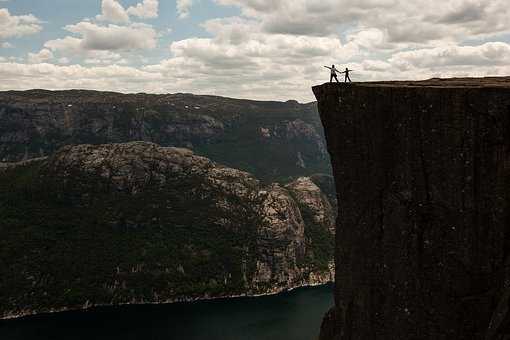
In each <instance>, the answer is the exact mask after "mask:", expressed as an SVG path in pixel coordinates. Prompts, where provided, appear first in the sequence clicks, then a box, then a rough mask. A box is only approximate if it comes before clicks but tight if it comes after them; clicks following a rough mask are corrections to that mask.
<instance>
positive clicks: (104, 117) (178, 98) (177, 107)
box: [0, 90, 330, 182]
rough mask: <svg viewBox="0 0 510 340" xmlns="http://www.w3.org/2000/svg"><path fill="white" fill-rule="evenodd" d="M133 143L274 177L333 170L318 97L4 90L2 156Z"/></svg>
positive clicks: (5, 158) (269, 178)
mask: <svg viewBox="0 0 510 340" xmlns="http://www.w3.org/2000/svg"><path fill="white" fill-rule="evenodd" d="M130 141H147V142H154V143H157V144H159V145H162V146H173V147H185V148H188V149H192V150H193V151H194V152H195V153H196V154H199V155H202V156H205V157H207V158H210V159H212V160H214V161H216V162H219V163H222V164H226V165H228V166H230V167H233V168H236V169H241V170H244V171H249V172H250V173H253V174H254V175H256V176H257V177H258V178H260V179H262V180H264V181H266V182H272V181H275V180H280V179H283V178H287V177H296V176H303V175H304V176H308V175H311V174H314V173H328V174H329V173H330V163H329V159H328V155H327V152H326V148H325V142H324V136H323V131H322V126H321V124H320V120H319V117H318V115H317V108H316V105H315V104H314V103H310V104H298V103H297V102H292V101H289V102H260V101H251V100H240V99H231V98H223V97H214V96H195V95H191V94H167V95H152V94H120V93H112V92H97V91H44V90H32V91H23V92H17V91H9V92H0V162H17V161H21V160H26V159H30V158H34V157H42V156H49V155H51V154H53V153H54V152H55V151H56V150H58V149H59V148H61V147H63V146H65V145H76V144H107V143H124V142H130Z"/></svg>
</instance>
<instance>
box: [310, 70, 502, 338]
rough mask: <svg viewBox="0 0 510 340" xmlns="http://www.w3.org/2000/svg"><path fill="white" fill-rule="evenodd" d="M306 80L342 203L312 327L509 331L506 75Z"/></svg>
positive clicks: (339, 333) (367, 334)
mask: <svg viewBox="0 0 510 340" xmlns="http://www.w3.org/2000/svg"><path fill="white" fill-rule="evenodd" d="M313 91H314V93H315V95H316V97H317V100H318V107H319V112H320V115H321V119H322V122H323V125H324V127H325V131H326V139H327V145H328V150H329V153H330V155H331V158H332V163H333V171H334V177H335V180H336V189H337V194H338V198H339V202H340V203H339V211H338V220H337V229H336V247H335V260H336V278H335V281H336V285H335V307H334V308H333V309H332V310H331V311H330V312H329V313H328V314H327V316H326V317H325V319H324V323H323V327H322V335H321V338H322V339H340V340H355V339H494V340H495V339H507V338H509V337H510V314H509V312H508V310H509V309H508V306H509V302H510V299H509V296H510V294H509V292H510V288H509V287H510V285H509V282H510V272H509V268H510V267H509V257H508V255H509V254H510V252H509V250H510V248H509V243H508V240H509V237H510V226H509V220H508V216H509V213H510V211H509V206H508V204H509V196H508V195H509V186H508V183H509V179H510V172H509V162H508V159H509V155H510V153H509V150H510V130H509V126H510V121H509V117H510V79H509V78H486V79H452V80H440V79H435V80H430V81H424V82H387V83H359V84H347V85H344V84H324V85H321V86H316V87H314V88H313Z"/></svg>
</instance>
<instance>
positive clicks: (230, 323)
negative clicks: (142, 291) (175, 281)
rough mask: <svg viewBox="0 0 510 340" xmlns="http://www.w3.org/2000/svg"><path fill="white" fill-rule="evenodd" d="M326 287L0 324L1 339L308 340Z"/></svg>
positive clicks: (327, 301)
mask: <svg viewBox="0 0 510 340" xmlns="http://www.w3.org/2000/svg"><path fill="white" fill-rule="evenodd" d="M332 305H333V295H332V287H331V286H322V287H309V288H301V289H297V290H294V291H291V292H288V293H283V294H280V295H274V296H264V297H256V298H236V299H228V300H215V301H203V302H194V303H178V304H169V305H155V306H151V305H146V306H122V307H106V308H98V309H94V310H92V311H87V312H68V313H60V314H53V315H41V316H36V317H29V318H24V319H19V320H11V321H0V339H1V340H32V339H48V340H75V339H87V340H92V339H100V340H103V339H104V340H115V339H119V340H132V339H142V340H145V339H147V340H156V339H157V340H160V339H161V340H163V339H164V340H174V339H179V340H180V339H190V340H195V339H196V340H198V339H200V340H202V339H204V340H255V339H256V340H312V339H316V338H317V336H318V333H319V328H320V324H321V320H322V317H323V316H324V313H325V312H326V311H327V310H328V309H329V308H330V307H331V306H332Z"/></svg>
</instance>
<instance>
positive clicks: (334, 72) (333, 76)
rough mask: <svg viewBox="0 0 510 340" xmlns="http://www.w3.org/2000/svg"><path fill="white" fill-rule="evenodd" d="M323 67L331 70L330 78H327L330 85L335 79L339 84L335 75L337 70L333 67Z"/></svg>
mask: <svg viewBox="0 0 510 340" xmlns="http://www.w3.org/2000/svg"><path fill="white" fill-rule="evenodd" d="M324 67H325V68H329V69H330V70H331V76H330V77H329V82H330V83H332V82H333V78H335V80H336V82H337V83H339V81H338V77H337V75H336V73H337V72H338V70H337V69H336V68H335V65H331V67H329V66H324Z"/></svg>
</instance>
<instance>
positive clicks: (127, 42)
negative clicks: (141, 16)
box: [65, 21, 157, 51]
mask: <svg viewBox="0 0 510 340" xmlns="http://www.w3.org/2000/svg"><path fill="white" fill-rule="evenodd" d="M65 29H66V30H68V31H69V32H72V33H75V34H77V35H80V36H81V38H80V42H79V43H80V48H81V49H84V50H105V51H116V50H135V49H152V48H154V47H156V44H157V33H156V31H155V30H154V29H153V28H152V26H150V25H146V24H140V23H133V24H130V25H129V26H118V25H113V24H109V25H108V26H100V25H97V24H94V23H91V22H87V21H82V22H80V23H78V24H75V25H68V26H66V27H65Z"/></svg>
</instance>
